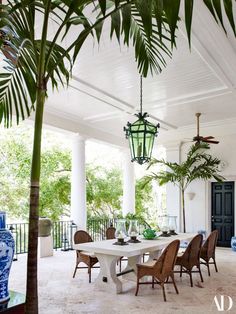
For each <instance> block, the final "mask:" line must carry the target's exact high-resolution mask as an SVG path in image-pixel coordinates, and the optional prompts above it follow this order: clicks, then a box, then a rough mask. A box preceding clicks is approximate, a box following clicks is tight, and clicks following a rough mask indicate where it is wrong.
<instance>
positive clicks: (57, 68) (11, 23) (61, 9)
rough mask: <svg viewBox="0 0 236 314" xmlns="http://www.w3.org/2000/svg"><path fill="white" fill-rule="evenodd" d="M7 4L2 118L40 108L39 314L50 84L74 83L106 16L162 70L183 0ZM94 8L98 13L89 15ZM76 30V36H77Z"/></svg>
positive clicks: (30, 277) (32, 282)
mask: <svg viewBox="0 0 236 314" xmlns="http://www.w3.org/2000/svg"><path fill="white" fill-rule="evenodd" d="M1 3H2V1H1V0H0V4H1ZM4 3H6V5H1V6H0V19H1V20H0V28H1V31H0V50H1V51H2V53H3V54H4V55H5V57H6V60H5V68H4V70H1V73H0V120H4V123H5V126H6V127H9V126H11V124H12V117H13V115H15V116H16V121H17V123H19V121H20V120H24V119H25V118H26V117H28V116H29V115H30V114H31V112H32V111H34V110H35V127H34V144H33V153H32V166H31V183H30V214H29V246H28V264H27V293H26V313H33V314H37V313H38V296H37V244H38V207H39V206H38V205H39V182H40V155H41V133H42V124H43V111H44V104H45V100H46V97H47V96H48V95H47V88H48V84H50V85H51V86H52V87H53V88H58V87H59V86H62V87H63V86H67V84H68V82H69V80H70V78H71V70H72V67H73V65H74V63H75V61H76V59H77V57H78V55H79V52H80V49H81V47H82V46H83V43H84V42H85V40H86V39H87V37H89V36H93V37H94V38H96V39H97V40H98V41H99V39H100V36H101V33H102V29H103V24H104V21H105V20H110V21H111V26H110V28H111V37H112V35H113V34H115V35H116V37H117V39H118V41H119V42H120V38H121V36H123V39H124V44H126V45H127V46H128V45H130V44H131V45H133V46H134V47H135V58H136V60H137V64H138V69H139V72H140V73H141V74H143V75H144V76H146V75H147V73H148V71H150V72H151V73H153V72H160V71H161V69H162V67H164V66H165V65H166V62H165V57H168V56H169V57H170V56H171V48H172V47H173V46H175V45H176V42H175V40H176V38H175V30H176V28H177V24H178V21H179V20H180V19H179V10H180V0H175V1H173V0H164V1H162V0H158V1H152V0H109V1H108V0H107V1H106V0H99V1H93V0H38V1H32V0H22V1H19V0H6V2H4ZM204 3H205V4H206V9H207V10H209V11H210V12H211V14H212V15H213V16H214V18H215V19H216V20H219V21H220V22H221V23H222V8H221V6H220V4H219V2H218V1H214V2H213V3H212V2H211V1H204ZM224 8H225V12H226V15H227V18H228V20H229V22H230V24H231V26H232V29H233V31H234V32H235V25H234V19H233V9H232V3H231V1H230V0H225V1H224ZM86 12H87V13H86ZM88 12H90V13H91V14H90V15H92V16H88V15H86V14H88ZM192 12H193V0H185V22H186V31H187V34H188V38H189V40H190V33H191V20H192ZM39 20H41V21H42V26H41V27H40V26H39V25H41V24H40V23H39V24H37V23H36V21H39ZM49 21H53V23H54V27H53V29H55V32H54V34H51V32H50V31H49ZM36 30H37V31H36ZM163 30H164V31H163ZM71 33H73V36H74V37H72V36H70V34H71ZM67 43H69V46H67ZM168 47H171V48H168Z"/></svg>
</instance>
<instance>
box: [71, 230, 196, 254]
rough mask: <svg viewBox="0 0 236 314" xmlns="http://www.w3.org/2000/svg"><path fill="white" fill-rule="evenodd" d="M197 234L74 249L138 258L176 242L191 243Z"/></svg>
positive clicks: (92, 243) (111, 241) (85, 245)
mask: <svg viewBox="0 0 236 314" xmlns="http://www.w3.org/2000/svg"><path fill="white" fill-rule="evenodd" d="M195 235H196V234H193V233H179V234H178V235H175V236H170V237H166V238H165V237H159V238H157V239H154V240H146V239H142V238H141V239H140V240H141V242H140V243H129V244H128V245H124V246H121V245H113V243H115V242H116V239H112V240H104V241H96V242H87V243H80V244H74V246H73V247H74V249H76V250H83V251H88V252H92V253H94V254H95V255H96V254H106V255H114V256H126V257H131V256H136V255H141V254H143V253H146V252H153V251H157V250H161V249H163V248H164V247H166V246H167V245H168V244H169V243H170V242H172V241H174V240H177V239H178V240H180V241H184V240H186V241H189V240H191V239H192V238H193V237H194V236H195Z"/></svg>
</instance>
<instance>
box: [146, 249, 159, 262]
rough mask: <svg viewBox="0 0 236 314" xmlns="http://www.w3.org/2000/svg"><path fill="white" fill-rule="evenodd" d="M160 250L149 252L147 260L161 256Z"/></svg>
mask: <svg viewBox="0 0 236 314" xmlns="http://www.w3.org/2000/svg"><path fill="white" fill-rule="evenodd" d="M161 252H162V250H157V251H153V252H150V253H149V257H148V260H147V261H152V260H153V259H154V258H155V259H158V258H159V257H160V256H161Z"/></svg>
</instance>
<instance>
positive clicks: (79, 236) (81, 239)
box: [74, 230, 93, 244]
mask: <svg viewBox="0 0 236 314" xmlns="http://www.w3.org/2000/svg"><path fill="white" fill-rule="evenodd" d="M86 242H93V239H92V238H91V236H90V235H89V234H88V232H86V231H84V230H78V231H76V232H75V234H74V243H75V244H79V243H86Z"/></svg>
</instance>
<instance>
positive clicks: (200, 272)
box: [198, 265, 203, 282]
mask: <svg viewBox="0 0 236 314" xmlns="http://www.w3.org/2000/svg"><path fill="white" fill-rule="evenodd" d="M198 270H199V274H200V277H201V282H203V277H202V271H201V267H200V265H199V267H198Z"/></svg>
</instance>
